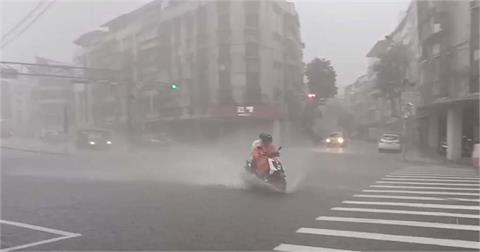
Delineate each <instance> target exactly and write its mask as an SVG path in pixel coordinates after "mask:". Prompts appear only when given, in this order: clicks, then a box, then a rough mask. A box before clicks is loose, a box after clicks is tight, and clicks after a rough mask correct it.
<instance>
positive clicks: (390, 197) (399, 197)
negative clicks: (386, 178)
mask: <svg viewBox="0 0 480 252" xmlns="http://www.w3.org/2000/svg"><path fill="white" fill-rule="evenodd" d="M353 197H359V198H380V199H382V198H383V199H408V200H446V201H448V200H451V201H469V202H480V199H467V198H439V197H411V196H397V195H378V194H354V195H353Z"/></svg>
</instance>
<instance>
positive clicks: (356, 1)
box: [0, 0, 409, 86]
mask: <svg viewBox="0 0 480 252" xmlns="http://www.w3.org/2000/svg"><path fill="white" fill-rule="evenodd" d="M147 2H149V0H57V2H56V4H55V5H53V7H52V8H51V9H50V10H49V11H48V12H47V13H46V14H45V15H44V16H43V17H42V18H40V19H39V20H38V22H36V23H35V24H34V25H33V26H32V27H31V28H30V29H29V30H28V31H27V32H26V33H24V34H23V35H22V36H21V37H19V38H18V39H17V40H15V41H14V42H13V43H11V44H10V45H9V46H7V47H5V48H4V50H3V51H2V52H1V53H2V59H3V60H16V61H27V62H31V61H32V60H33V57H35V56H43V57H48V58H52V59H56V60H59V61H65V62H70V61H71V59H72V55H73V50H74V46H73V44H72V41H73V40H74V39H75V38H77V37H78V36H79V35H80V34H82V33H84V32H87V31H89V30H92V29H95V28H97V27H98V26H99V25H101V24H103V23H104V22H106V21H108V20H109V19H111V18H113V17H115V16H117V15H120V14H122V13H125V12H128V11H130V10H133V9H135V8H137V7H139V6H141V5H143V4H145V3H147ZM295 2H296V6H297V11H298V12H299V14H300V22H301V26H302V37H303V40H304V42H305V44H306V48H305V51H304V55H305V57H304V59H305V61H308V60H311V59H312V58H313V57H320V58H327V59H330V60H331V61H332V63H333V66H334V67H335V68H336V70H337V74H338V83H339V85H340V86H345V85H347V84H350V83H351V82H353V80H354V79H355V78H356V77H358V76H359V75H361V74H362V73H363V72H364V71H365V65H366V60H365V54H366V53H367V51H368V50H369V49H370V47H371V46H373V44H374V43H375V41H377V40H378V39H381V38H382V37H383V36H384V35H386V34H388V33H389V32H391V31H392V30H393V29H394V27H395V26H396V24H397V23H398V21H399V16H400V13H401V11H404V10H406V8H407V7H408V2H409V1H408V0H383V1H380V0H370V1H368V0H322V1H302V0H300V1H299V0H297V1H295ZM37 3H38V1H37V0H0V8H1V12H0V13H1V16H2V18H1V23H0V28H1V29H2V31H1V32H2V35H3V34H4V33H5V32H6V31H7V30H8V29H10V28H11V27H12V26H13V25H14V24H15V23H16V22H18V21H19V20H20V19H21V18H22V17H23V16H24V15H26V13H28V12H29V10H30V9H32V8H33V7H34V6H35V5H36V4H37Z"/></svg>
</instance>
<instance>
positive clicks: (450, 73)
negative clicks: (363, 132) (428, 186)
mask: <svg viewBox="0 0 480 252" xmlns="http://www.w3.org/2000/svg"><path fill="white" fill-rule="evenodd" d="M479 29H480V28H479V1H478V0H474V1H434V0H432V1H430V0H428V1H419V0H414V1H412V2H411V4H410V6H409V9H408V11H407V13H406V15H405V17H404V18H403V19H402V21H401V22H400V23H399V25H398V26H397V27H396V29H395V30H394V31H393V32H392V33H391V34H389V35H388V36H386V38H385V39H383V40H380V41H378V42H377V43H376V44H375V46H374V47H373V48H372V49H371V50H370V52H369V53H368V54H367V57H369V58H370V63H371V64H375V62H376V61H377V60H378V59H377V58H379V56H381V54H382V53H385V52H388V50H389V48H390V46H392V45H393V44H398V43H401V44H403V45H404V46H406V48H407V49H408V51H409V52H410V56H411V57H410V58H411V60H410V61H409V64H408V67H407V68H406V72H405V76H404V81H402V82H401V83H398V89H399V90H401V94H400V95H399V97H398V99H397V100H398V101H394V102H396V103H398V104H397V105H398V107H399V108H401V109H400V111H399V112H406V111H408V112H410V116H411V112H412V110H411V107H406V106H405V105H406V104H408V103H410V104H412V105H413V106H414V108H415V109H413V111H414V112H416V113H415V116H414V123H413V125H414V128H416V129H417V130H413V131H414V132H411V133H412V134H410V135H413V136H414V137H412V138H413V139H415V141H416V143H418V144H420V145H421V146H423V147H426V148H427V147H428V148H429V149H432V150H438V149H439V148H440V145H442V144H443V145H446V146H447V153H446V156H447V158H448V159H450V160H456V159H458V158H460V157H461V156H462V154H463V155H470V153H469V152H470V150H471V149H470V148H471V145H472V144H473V143H474V142H478V140H479V130H478V129H479V122H478V121H479V117H478V115H479V109H478V103H479V92H478V91H479V77H478V76H479V74H478V73H479V63H478V62H479ZM367 72H368V73H370V72H369V71H367ZM367 75H368V74H367ZM362 78H363V77H362ZM357 82H358V81H357ZM371 92H372V93H371V94H370V95H369V94H361V96H362V99H361V100H362V103H363V104H372V102H373V101H372V100H373V99H372V98H377V101H378V102H377V105H376V106H373V105H372V108H374V110H376V111H377V113H380V116H379V117H378V119H380V120H381V121H382V122H388V120H389V118H392V111H391V109H389V108H390V107H391V106H390V104H389V103H390V102H391V101H388V100H385V99H382V97H381V96H379V93H378V92H379V91H378V90H377V91H375V90H371ZM375 92H377V93H378V94H377V95H375ZM349 93H350V96H355V95H356V94H357V93H358V94H360V93H362V92H360V93H359V92H355V91H354V89H353V87H352V89H351V90H349ZM363 93H364V92H363ZM372 94H373V95H374V96H373V97H372ZM382 100H383V101H382ZM352 106H355V108H357V107H356V106H359V105H358V104H356V105H355V104H353V105H352ZM404 109H405V111H404ZM402 114H403V113H401V114H400V115H402ZM365 117H366V118H369V116H368V115H365ZM394 118H397V119H396V121H397V122H399V123H395V122H394V121H395V120H392V123H387V124H386V125H383V128H385V129H395V128H400V129H401V130H402V132H403V130H405V127H406V125H407V126H408V123H405V124H404V122H402V121H403V119H402V117H400V116H398V115H397V116H396V117H393V119H394ZM408 121H410V120H407V122H408ZM389 124H390V125H392V126H393V125H397V127H387V126H389ZM402 124H403V125H402ZM398 126H400V127H398ZM406 128H408V127H406ZM406 132H407V131H405V132H404V133H405V134H407V133H406ZM407 136H408V135H407Z"/></svg>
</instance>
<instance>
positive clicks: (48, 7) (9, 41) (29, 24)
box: [0, 0, 57, 49]
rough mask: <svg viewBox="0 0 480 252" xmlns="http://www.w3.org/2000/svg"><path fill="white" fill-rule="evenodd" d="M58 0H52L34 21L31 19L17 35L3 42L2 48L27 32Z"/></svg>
mask: <svg viewBox="0 0 480 252" xmlns="http://www.w3.org/2000/svg"><path fill="white" fill-rule="evenodd" d="M56 1H57V0H53V1H51V2H50V3H49V4H48V5H47V6H46V7H45V8H44V9H43V10H42V11H41V12H40V13H38V14H37V15H36V16H35V17H34V18H33V19H32V21H30V23H28V24H27V25H26V26H25V27H24V28H23V29H22V30H21V31H19V32H18V33H17V34H16V35H15V36H13V37H12V38H11V39H9V40H7V41H5V42H4V43H2V45H1V46H0V48H2V49H3V48H4V47H5V46H7V45H8V44H10V43H11V42H12V41H14V40H15V39H16V38H18V37H19V36H20V35H22V34H23V33H24V32H26V31H27V30H28V28H30V26H32V25H33V24H34V23H35V22H36V21H37V20H38V19H39V18H40V17H41V16H43V14H45V12H47V11H48V9H50V8H51V7H52V6H53V4H55V2H56Z"/></svg>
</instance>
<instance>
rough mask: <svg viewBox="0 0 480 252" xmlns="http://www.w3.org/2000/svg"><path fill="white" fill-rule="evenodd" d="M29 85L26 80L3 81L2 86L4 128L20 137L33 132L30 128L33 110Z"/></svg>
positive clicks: (0, 86) (0, 85) (2, 119)
mask: <svg viewBox="0 0 480 252" xmlns="http://www.w3.org/2000/svg"><path fill="white" fill-rule="evenodd" d="M29 84H30V83H29V82H28V81H27V80H25V79H24V78H18V79H10V80H2V81H1V84H0V88H1V109H2V111H1V121H2V127H6V128H8V129H9V130H11V131H12V133H15V135H18V136H22V135H28V134H29V133H30V131H31V130H32V128H31V127H29V126H30V124H29V119H30V116H31V109H32V104H31V103H30V90H31V85H29ZM13 131H14V132H13Z"/></svg>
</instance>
